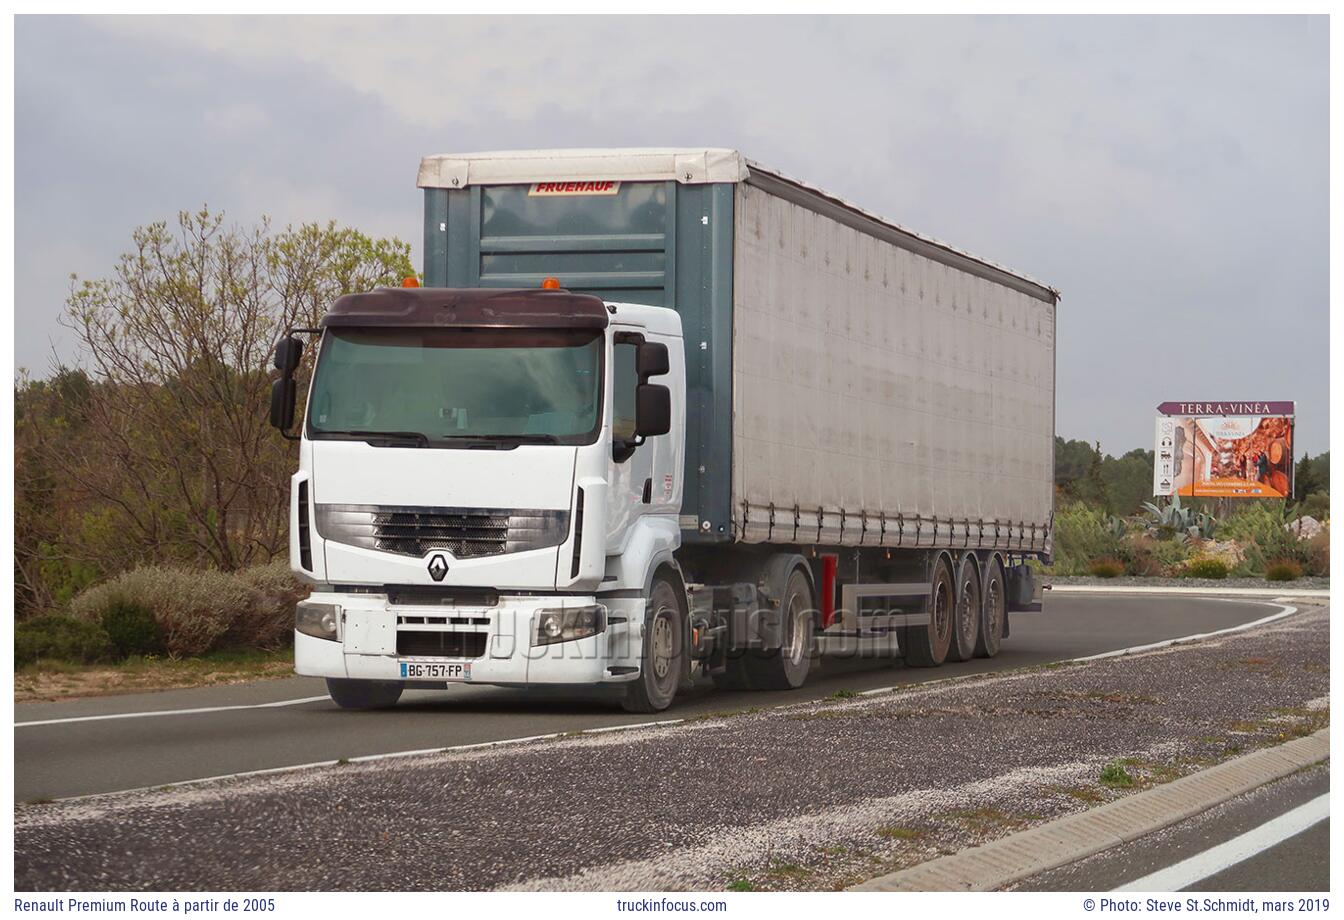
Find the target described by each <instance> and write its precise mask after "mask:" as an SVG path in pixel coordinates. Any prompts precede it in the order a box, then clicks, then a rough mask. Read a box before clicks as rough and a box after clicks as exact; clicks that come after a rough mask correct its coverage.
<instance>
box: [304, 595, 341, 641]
mask: <svg viewBox="0 0 1344 920" xmlns="http://www.w3.org/2000/svg"><path fill="white" fill-rule="evenodd" d="M340 618H341V608H340V605H339V604H318V603H314V602H313V601H299V604H298V606H297V607H295V608H294V628H295V629H297V630H298V631H299V632H301V633H303V634H304V635H305V636H316V637H317V638H318V639H335V638H336V624H337V622H338V621H339V620H340Z"/></svg>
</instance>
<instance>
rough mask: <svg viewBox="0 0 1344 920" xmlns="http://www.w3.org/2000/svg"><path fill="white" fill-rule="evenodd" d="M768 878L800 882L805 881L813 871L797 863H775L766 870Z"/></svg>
mask: <svg viewBox="0 0 1344 920" xmlns="http://www.w3.org/2000/svg"><path fill="white" fill-rule="evenodd" d="M765 874H766V876H767V877H768V878H778V879H789V880H791V881H798V880H800V879H805V878H807V877H808V876H809V875H811V874H812V870H811V869H808V868H806V867H804V866H800V865H798V864H797V863H774V864H773V865H771V866H770V868H769V869H767V870H766V873H765Z"/></svg>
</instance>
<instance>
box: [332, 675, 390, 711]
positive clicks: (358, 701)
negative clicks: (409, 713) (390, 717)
mask: <svg viewBox="0 0 1344 920" xmlns="http://www.w3.org/2000/svg"><path fill="white" fill-rule="evenodd" d="M403 689H405V687H404V685H403V684H400V683H398V682H397V681H394V680H345V679H342V678H336V677H328V678H327V693H328V694H330V695H331V700H332V702H334V703H335V704H336V705H337V706H339V707H341V708H342V709H387V708H388V707H389V706H395V705H396V703H397V700H399V699H401V691H402V690H403Z"/></svg>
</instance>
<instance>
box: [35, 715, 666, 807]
mask: <svg viewBox="0 0 1344 920" xmlns="http://www.w3.org/2000/svg"><path fill="white" fill-rule="evenodd" d="M319 699H326V697H319ZM685 721H686V720H685V719H664V720H662V721H659V722H634V723H631V724H629V725H606V726H602V727H600V728H585V729H581V730H579V731H569V732H549V733H547V734H545V735H527V736H525V737H522V738H500V739H499V740H497V741H477V742H475V743H473V744H455V745H452V746H450V747H436V748H421V749H419V750H416V751H389V752H388V753H386V754H362V755H360V756H358V757H344V758H342V759H340V760H317V761H313V762H312V763H299V764H291V765H289V766H284V767H266V768H265V769H261V770H244V771H241V772H239V773H221V774H219V775H218V776H203V777H201V778H200V779H184V780H177V781H175V782H171V783H159V784H157V785H154V786H136V787H135V788H133V789H117V790H115V791H112V792H90V793H87V794H85V795H70V796H65V797H63V798H59V799H55V800H54V801H57V802H82V801H84V800H86V799H101V798H107V797H109V796H120V795H130V794H132V793H136V792H158V791H163V790H167V789H179V788H182V787H186V786H198V785H203V784H205V783H218V782H222V781H224V780H232V779H251V778H252V777H256V776H270V775H272V774H275V773H296V772H298V771H300V770H311V769H314V768H316V767H336V766H341V765H343V764H353V763H374V762H375V761H379V760H399V759H401V758H403V757H419V756H421V755H424V754H456V753H460V752H462V751H479V750H481V749H483V748H494V747H506V746H509V745H514V744H526V743H528V742H529V741H555V740H557V739H559V738H565V737H570V738H575V737H578V736H581V735H604V734H609V733H611V732H624V731H630V730H632V729H636V728H660V727H662V726H665V725H681V724H683V723H684V722H685Z"/></svg>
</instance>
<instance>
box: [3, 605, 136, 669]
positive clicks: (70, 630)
mask: <svg viewBox="0 0 1344 920" xmlns="http://www.w3.org/2000/svg"><path fill="white" fill-rule="evenodd" d="M111 656H112V643H111V641H110V640H109V639H108V637H107V633H106V632H104V631H103V628H102V627H101V626H99V625H98V624H97V623H88V622H85V621H83V620H78V619H75V618H74V617H70V616H66V615H64V614H59V613H53V614H47V615H45V616H40V617H34V618H32V619H31V620H25V621H24V622H22V623H20V624H18V626H16V627H15V629H14V663H15V664H16V665H18V666H20V667H22V666H23V665H27V664H33V663H34V662H36V661H38V660H42V659H45V660H48V661H50V660H57V661H70V662H76V663H80V664H90V663H93V662H96V661H105V660H107V659H108V658H110V657H111Z"/></svg>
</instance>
